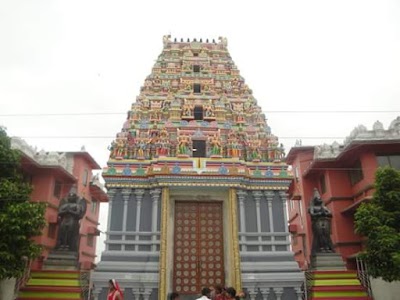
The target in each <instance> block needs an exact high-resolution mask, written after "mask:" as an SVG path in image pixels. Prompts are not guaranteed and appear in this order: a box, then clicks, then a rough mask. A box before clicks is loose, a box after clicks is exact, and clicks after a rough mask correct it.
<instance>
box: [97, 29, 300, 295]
mask: <svg viewBox="0 0 400 300" xmlns="http://www.w3.org/2000/svg"><path fill="white" fill-rule="evenodd" d="M163 44H164V45H163V49H162V52H161V54H160V55H159V57H158V59H157V61H156V63H155V65H154V67H153V69H152V72H151V74H150V75H149V76H148V77H147V78H146V79H145V82H144V85H143V87H142V88H141V90H140V93H139V95H138V97H137V98H136V102H134V103H133V104H132V107H131V109H130V111H129V112H128V115H127V118H126V120H125V122H124V123H123V127H122V130H121V132H119V133H118V134H117V135H116V138H115V140H114V141H113V142H112V144H111V145H110V147H109V150H110V158H109V160H108V163H107V168H105V169H104V171H103V177H104V179H105V181H106V187H107V189H108V196H109V199H110V200H109V215H108V227H107V232H106V234H107V237H106V242H105V244H106V248H105V251H104V252H103V253H102V256H101V261H100V262H99V264H98V266H97V269H96V271H95V272H94V273H93V276H92V279H93V283H94V290H93V294H94V296H95V298H96V299H101V300H103V299H106V295H107V289H108V280H109V279H111V278H115V279H116V280H117V281H119V283H120V285H121V286H122V288H123V290H124V297H125V299H135V300H138V299H143V300H149V299H152V300H156V299H160V300H165V299H167V295H168V294H169V293H170V292H172V291H176V292H178V293H179V294H180V295H181V298H182V299H195V298H198V296H199V293H200V291H201V289H202V288H203V287H209V286H214V285H217V284H221V285H223V286H233V287H234V288H235V289H236V290H237V291H241V290H243V291H245V292H246V294H247V297H248V299H252V300H253V299H269V300H270V299H276V300H291V299H295V300H298V299H301V297H302V292H301V289H300V286H301V284H302V282H303V274H302V272H301V271H300V270H299V268H298V265H297V263H296V262H295V260H294V257H293V253H292V252H291V250H290V240H289V232H288V225H287V213H286V201H287V193H286V192H287V190H288V187H289V185H290V183H291V181H292V176H291V174H290V173H288V170H287V165H286V164H285V163H283V162H282V158H283V157H284V149H283V146H282V145H281V144H279V142H278V138H277V137H276V136H274V135H273V134H272V133H271V129H270V127H269V126H268V125H267V121H266V116H265V114H264V113H263V111H262V109H261V107H260V106H258V105H257V100H256V99H255V98H254V96H253V94H252V91H251V89H250V88H249V87H248V85H247V84H246V83H245V80H244V78H243V77H242V76H241V75H240V72H239V70H238V68H237V67H236V65H235V64H234V62H233V60H232V58H231V56H230V55H229V52H228V49H227V39H226V38H219V40H218V41H217V42H216V41H215V40H202V39H200V40H196V39H194V40H187V41H184V40H180V41H178V40H176V39H175V40H174V41H172V40H171V38H170V36H165V37H164V38H163Z"/></svg>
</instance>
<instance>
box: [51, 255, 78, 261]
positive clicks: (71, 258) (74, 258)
mask: <svg viewBox="0 0 400 300" xmlns="http://www.w3.org/2000/svg"><path fill="white" fill-rule="evenodd" d="M47 259H66V260H77V259H78V257H77V256H76V255H68V254H49V256H48V257H47Z"/></svg>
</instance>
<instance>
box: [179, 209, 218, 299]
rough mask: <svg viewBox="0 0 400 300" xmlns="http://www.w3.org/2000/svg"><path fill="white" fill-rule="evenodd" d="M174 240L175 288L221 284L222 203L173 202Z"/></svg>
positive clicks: (196, 289)
mask: <svg viewBox="0 0 400 300" xmlns="http://www.w3.org/2000/svg"><path fill="white" fill-rule="evenodd" d="M174 242H175V246H174V284H173V285H174V290H175V291H177V292H178V293H181V294H198V293H200V291H201V288H202V287H208V286H211V285H215V284H224V277H225V276H224V275H225V274H224V255H223V225H222V203H220V202H201V203H198V202H176V203H175V235H174Z"/></svg>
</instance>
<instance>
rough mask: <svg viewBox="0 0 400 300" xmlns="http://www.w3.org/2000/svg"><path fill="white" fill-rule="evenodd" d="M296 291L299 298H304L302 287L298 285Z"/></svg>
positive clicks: (300, 299)
mask: <svg viewBox="0 0 400 300" xmlns="http://www.w3.org/2000/svg"><path fill="white" fill-rule="evenodd" d="M294 291H295V292H296V295H297V300H302V299H303V292H302V290H301V288H299V287H297V288H295V289H294Z"/></svg>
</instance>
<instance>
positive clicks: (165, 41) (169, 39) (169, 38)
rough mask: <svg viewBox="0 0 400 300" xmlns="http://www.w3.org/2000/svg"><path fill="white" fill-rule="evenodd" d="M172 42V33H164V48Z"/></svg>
mask: <svg viewBox="0 0 400 300" xmlns="http://www.w3.org/2000/svg"><path fill="white" fill-rule="evenodd" d="M170 42H171V35H170V34H168V35H164V36H163V45H164V48H165V47H167V45H168V43H170Z"/></svg>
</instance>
